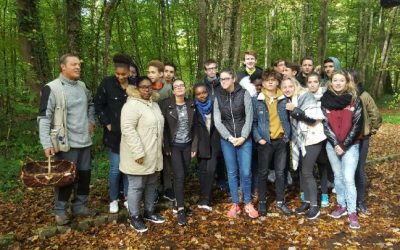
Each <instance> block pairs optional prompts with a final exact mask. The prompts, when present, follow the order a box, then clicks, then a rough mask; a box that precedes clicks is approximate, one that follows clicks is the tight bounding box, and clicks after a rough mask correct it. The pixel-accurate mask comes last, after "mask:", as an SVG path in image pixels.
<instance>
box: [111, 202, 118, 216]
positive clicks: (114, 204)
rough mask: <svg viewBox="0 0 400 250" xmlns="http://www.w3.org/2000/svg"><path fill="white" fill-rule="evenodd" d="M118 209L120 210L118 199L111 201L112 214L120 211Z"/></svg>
mask: <svg viewBox="0 0 400 250" xmlns="http://www.w3.org/2000/svg"><path fill="white" fill-rule="evenodd" d="M118 210H119V208H118V201H117V200H115V201H112V202H110V214H115V213H118Z"/></svg>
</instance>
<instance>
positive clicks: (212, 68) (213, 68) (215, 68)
mask: <svg viewBox="0 0 400 250" xmlns="http://www.w3.org/2000/svg"><path fill="white" fill-rule="evenodd" d="M217 69H218V68H217V67H211V68H206V70H207V71H211V70H217Z"/></svg>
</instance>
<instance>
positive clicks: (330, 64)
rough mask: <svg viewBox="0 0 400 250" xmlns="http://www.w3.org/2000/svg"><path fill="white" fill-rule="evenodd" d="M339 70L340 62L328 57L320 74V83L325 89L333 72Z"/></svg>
mask: <svg viewBox="0 0 400 250" xmlns="http://www.w3.org/2000/svg"><path fill="white" fill-rule="evenodd" d="M338 70H340V61H339V59H337V58H336V57H332V56H331V57H328V58H327V59H325V60H324V70H323V72H322V76H321V78H322V83H323V85H324V86H325V87H326V86H327V85H328V81H329V79H331V77H332V74H333V72H335V71H338Z"/></svg>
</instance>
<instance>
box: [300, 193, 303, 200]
mask: <svg viewBox="0 0 400 250" xmlns="http://www.w3.org/2000/svg"><path fill="white" fill-rule="evenodd" d="M300 200H301V201H302V202H304V192H301V193H300Z"/></svg>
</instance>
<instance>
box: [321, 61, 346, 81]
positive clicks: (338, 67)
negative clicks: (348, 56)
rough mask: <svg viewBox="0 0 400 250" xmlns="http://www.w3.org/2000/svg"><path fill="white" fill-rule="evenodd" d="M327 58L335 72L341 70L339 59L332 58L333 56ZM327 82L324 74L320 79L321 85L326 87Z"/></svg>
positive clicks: (327, 79) (327, 78)
mask: <svg viewBox="0 0 400 250" xmlns="http://www.w3.org/2000/svg"><path fill="white" fill-rule="evenodd" d="M328 58H329V59H331V60H332V61H333V65H334V67H335V71H339V70H341V67H340V61H339V59H337V58H336V57H333V56H330V57H328ZM328 81H329V77H328V76H327V75H326V74H325V73H324V75H323V78H322V83H323V85H324V86H326V85H327V84H328Z"/></svg>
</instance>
